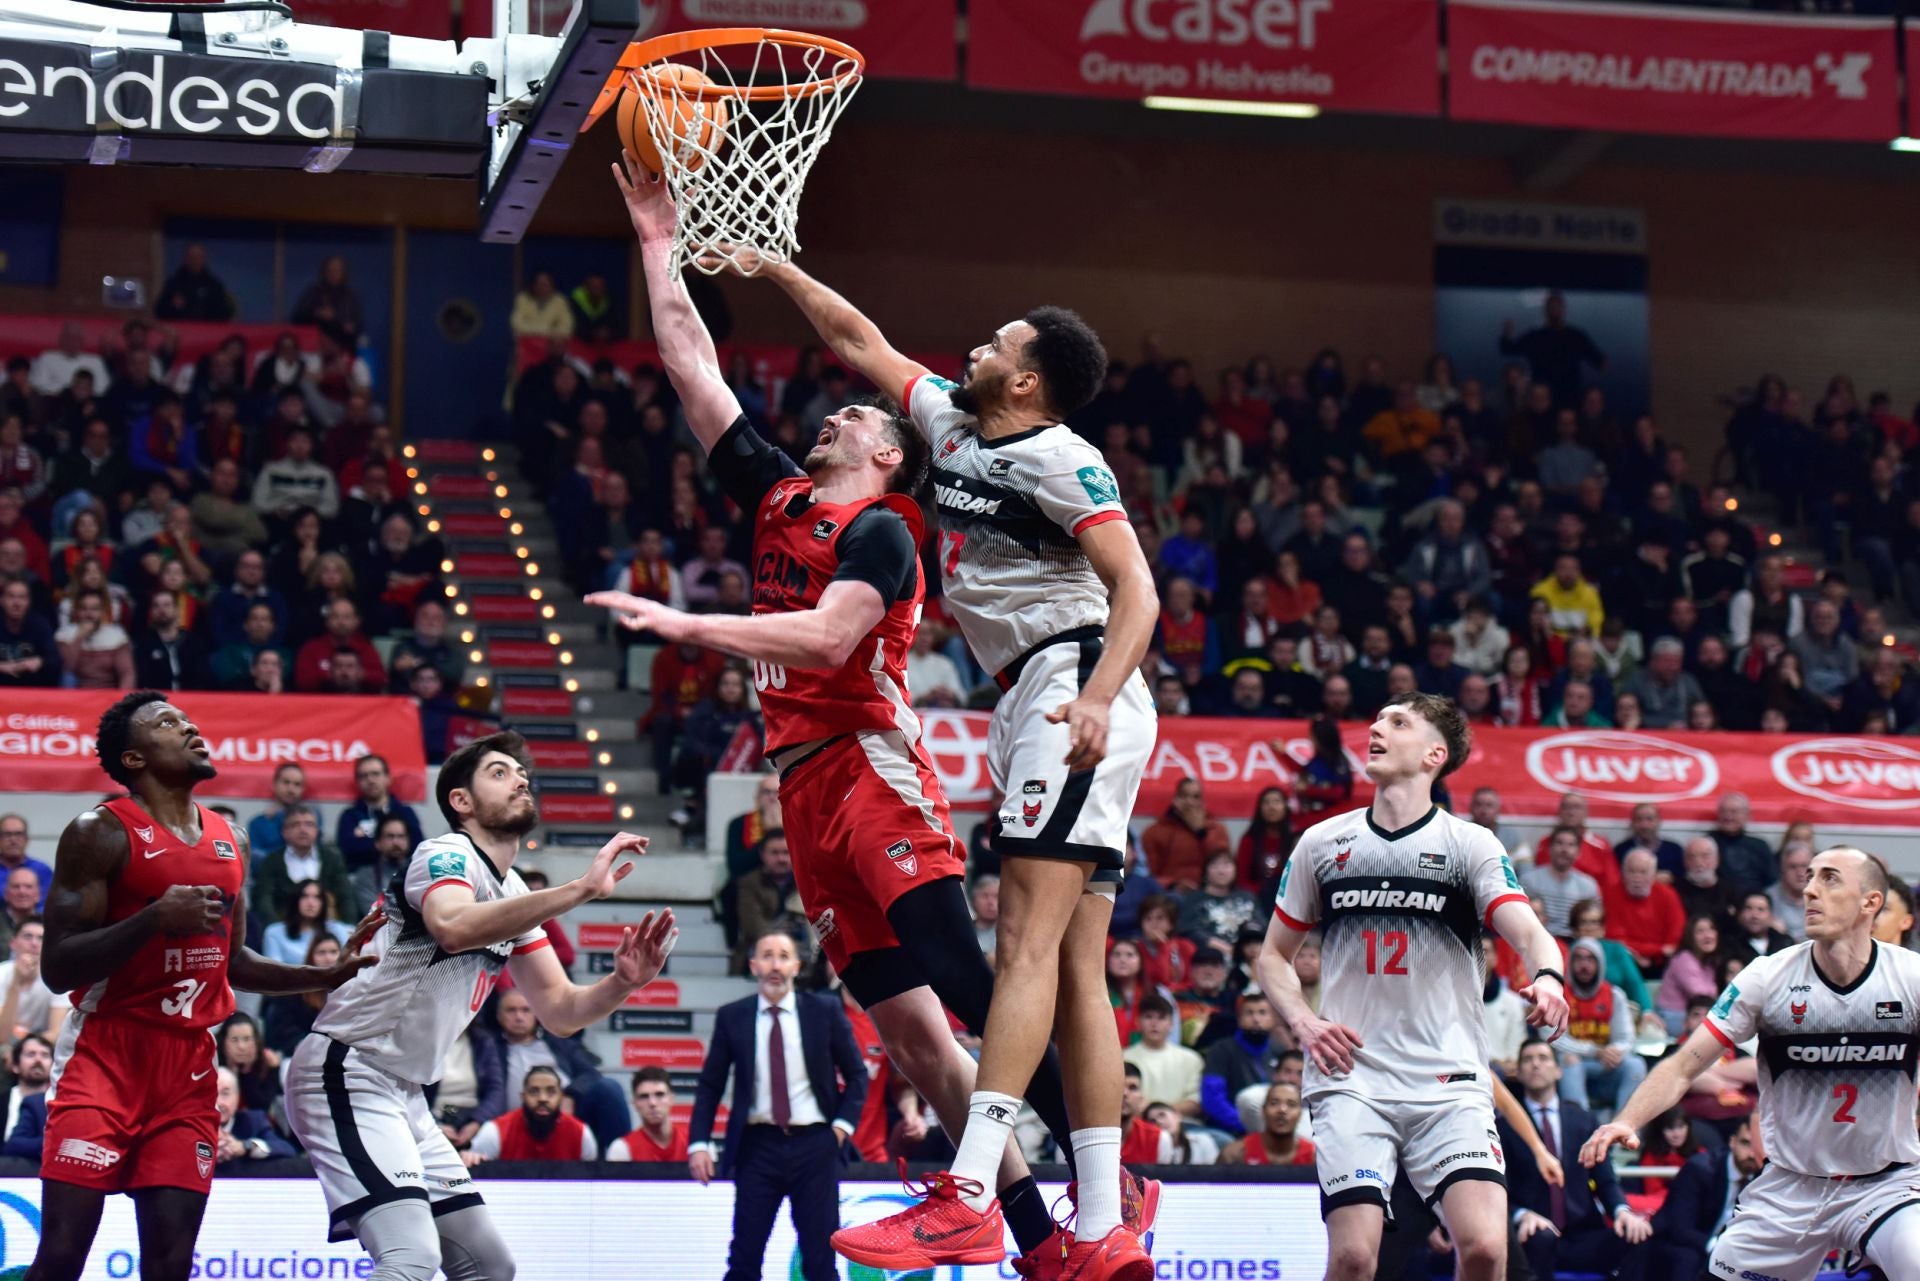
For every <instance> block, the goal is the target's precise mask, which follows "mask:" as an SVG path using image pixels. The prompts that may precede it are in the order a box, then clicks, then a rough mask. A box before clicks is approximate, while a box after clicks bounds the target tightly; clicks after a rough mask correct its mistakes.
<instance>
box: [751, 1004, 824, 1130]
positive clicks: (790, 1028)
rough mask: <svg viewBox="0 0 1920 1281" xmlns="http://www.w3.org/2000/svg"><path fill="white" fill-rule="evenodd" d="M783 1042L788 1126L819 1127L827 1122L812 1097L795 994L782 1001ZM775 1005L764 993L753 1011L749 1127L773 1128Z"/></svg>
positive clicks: (781, 1035)
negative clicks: (771, 1067) (771, 1052)
mask: <svg viewBox="0 0 1920 1281" xmlns="http://www.w3.org/2000/svg"><path fill="white" fill-rule="evenodd" d="M779 1008H780V1038H781V1040H782V1041H783V1042H784V1043H785V1044H786V1053H787V1080H786V1087H785V1088H786V1091H787V1101H788V1113H787V1124H788V1125H819V1124H821V1123H822V1122H823V1121H825V1120H826V1119H827V1118H826V1116H825V1115H824V1114H823V1113H822V1112H821V1111H820V1102H819V1100H818V1099H816V1098H814V1097H813V1082H812V1081H811V1080H809V1079H808V1077H807V1058H806V1051H805V1050H803V1049H801V1048H800V1003H799V1001H798V1000H797V999H796V998H795V997H794V994H793V993H792V992H788V993H787V994H786V995H785V996H783V997H781V998H780V1006H779ZM773 1009H774V1007H773V1005H772V1004H771V1003H770V1002H769V1001H768V1000H767V998H766V994H765V993H761V994H760V995H759V996H757V997H755V998H754V1007H753V1110H752V1111H751V1112H748V1113H747V1124H748V1125H772V1124H773V1091H774V1086H775V1083H774V1081H773V1079H772V1076H771V1074H770V1072H769V1064H770V1062H771V1060H772V1056H771V1055H769V1054H768V1052H767V1051H768V1049H769V1046H770V1042H771V1038H772V1034H773V1022H774V1020H773Z"/></svg>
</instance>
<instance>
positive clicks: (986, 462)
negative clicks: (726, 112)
mask: <svg viewBox="0 0 1920 1281" xmlns="http://www.w3.org/2000/svg"><path fill="white" fill-rule="evenodd" d="M760 274H762V275H767V276H771V277H772V278H773V280H774V281H775V282H776V283H777V284H779V285H780V286H781V288H783V289H785V290H786V291H787V293H788V294H789V295H790V296H791V297H792V298H793V299H794V301H795V302H796V303H798V304H799V306H800V309H801V310H802V311H803V312H805V313H806V316H807V319H808V320H809V321H811V322H812V324H813V326H814V328H815V329H816V330H817V331H818V332H819V333H820V336H821V337H822V338H823V339H824V340H825V341H826V343H827V345H828V346H830V347H832V348H833V350H834V353H835V354H836V355H837V356H839V358H840V359H841V360H843V361H845V362H846V363H847V364H849V365H851V366H852V367H853V368H855V369H857V370H858V371H859V372H860V373H862V374H863V375H865V376H866V377H867V378H868V379H870V380H871V381H872V382H873V383H874V385H875V386H877V387H879V388H880V389H881V390H883V391H885V392H886V393H887V394H889V395H894V396H898V397H899V398H900V403H901V404H902V406H904V407H905V409H906V411H907V413H908V415H909V416H910V417H911V418H912V419H913V421H914V422H915V423H916V424H917V425H918V426H919V427H920V429H921V430H922V431H924V432H926V434H927V437H928V439H929V441H930V443H931V445H932V448H933V460H932V472H933V483H934V493H935V498H936V505H937V507H938V508H939V512H940V523H941V529H940V541H939V546H938V551H937V558H938V561H939V565H940V571H941V580H942V584H943V586H944V588H945V592H946V598H947V603H948V605H949V606H950V607H951V608H952V610H953V613H954V617H955V619H956V621H958V623H959V624H960V630H961V633H962V634H963V635H964V636H965V637H966V641H967V644H968V646H969V647H970V648H971V649H972V650H973V653H974V655H975V656H976V657H977V658H978V659H979V660H980V662H981V664H982V665H983V666H985V667H986V668H987V669H988V670H989V671H991V672H992V673H993V674H994V680H995V682H996V683H997V684H998V685H999V686H1000V689H1001V691H1002V694H1001V698H1000V702H999V704H998V706H996V707H995V709H994V714H993V722H992V726H991V728H990V729H989V731H988V756H987V761H988V769H989V772H990V774H991V776H992V778H993V782H994V784H995V786H996V787H997V788H999V789H1000V791H1001V794H1002V795H1003V796H1004V797H1005V800H1004V802H1003V805H1002V813H1001V815H1000V832H999V834H998V835H997V836H996V837H995V838H994V849H995V851H996V852H997V853H998V854H999V855H1000V857H1001V879H1000V922H999V926H998V934H997V944H996V947H995V958H996V967H995V986H994V998H993V1005H992V1008H991V1010H990V1011H989V1013H988V1016H987V1029H986V1035H985V1037H984V1038H983V1048H982V1051H981V1056H980V1071H979V1076H978V1079H977V1081H976V1084H975V1089H974V1094H973V1097H972V1099H971V1101H970V1104H969V1107H968V1117H967V1126H966V1131H965V1133H964V1134H963V1135H961V1136H959V1137H958V1147H959V1151H958V1154H957V1155H956V1156H955V1158H954V1163H953V1170H952V1171H951V1173H950V1174H943V1175H942V1176H940V1177H938V1178H936V1180H935V1181H934V1183H935V1191H934V1192H932V1193H930V1194H929V1196H928V1198H927V1200H926V1201H924V1202H923V1203H922V1204H920V1205H918V1206H915V1207H914V1208H913V1209H911V1210H909V1211H907V1212H905V1213H903V1214H899V1215H895V1216H892V1217H891V1218H889V1219H884V1220H881V1221H880V1222H879V1223H876V1224H868V1225H865V1226H862V1227H858V1228H848V1229H843V1230H842V1231H841V1232H840V1233H839V1234H838V1235H837V1236H836V1237H835V1239H834V1246H835V1248H836V1249H838V1250H839V1251H840V1252H841V1253H842V1254H845V1255H847V1257H849V1258H852V1259H854V1260H856V1261H858V1262H861V1263H866V1264H868V1265H870V1266H876V1267H887V1268H895V1269H905V1268H909V1267H915V1268H917V1267H924V1266H926V1263H927V1260H928V1259H929V1258H931V1259H932V1262H933V1263H935V1264H943V1263H947V1262H954V1263H958V1262H975V1261H977V1260H978V1258H979V1257H980V1251H981V1250H982V1249H983V1248H986V1249H991V1248H992V1247H991V1245H990V1244H989V1243H990V1242H991V1241H992V1240H995V1239H998V1237H999V1235H1000V1228H999V1226H998V1224H999V1219H1000V1209H999V1206H998V1205H997V1203H996V1202H995V1201H994V1197H993V1191H992V1189H993V1186H994V1177H993V1176H994V1171H995V1170H996V1168H997V1167H998V1164H999V1161H1000V1151H1001V1149H1002V1148H1003V1147H1004V1146H1005V1144H1006V1141H1007V1138H1008V1136H1009V1135H1010V1133H1011V1132H1012V1125H1013V1120H1014V1117H1015V1115H1016V1114H1017V1113H1018V1111H1019V1096H1020V1094H1021V1092H1022V1091H1023V1090H1024V1089H1025V1088H1026V1084H1027V1081H1028V1079H1029V1078H1030V1077H1031V1076H1032V1075H1033V1070H1034V1068H1035V1067H1036V1066H1037V1065H1038V1064H1039V1063H1040V1060H1041V1056H1042V1055H1043V1054H1044V1052H1045V1051H1046V1047H1047V1040H1048V1036H1049V1033H1051V1034H1052V1035H1053V1037H1054V1039H1055V1040H1056V1041H1057V1042H1058V1044H1059V1047H1060V1058H1061V1063H1062V1068H1063V1071H1064V1073H1065V1076H1066V1082H1067V1107H1068V1112H1069V1114H1070V1116H1071V1118H1072V1123H1073V1127H1074V1134H1073V1148H1074V1154H1075V1159H1076V1165H1077V1172H1078V1187H1077V1191H1078V1206H1077V1219H1076V1228H1075V1233H1074V1236H1073V1239H1072V1240H1071V1241H1070V1242H1068V1243H1067V1248H1066V1250H1065V1252H1064V1253H1063V1255H1062V1257H1061V1259H1060V1260H1059V1271H1058V1275H1060V1276H1065V1277H1069V1278H1109V1277H1121V1278H1133V1277H1147V1276H1150V1275H1151V1272H1152V1262H1151V1260H1149V1259H1148V1258H1147V1257H1146V1254H1145V1251H1144V1250H1143V1249H1142V1248H1141V1246H1140V1243H1139V1241H1138V1240H1137V1239H1136V1237H1135V1234H1134V1232H1133V1231H1132V1230H1131V1229H1130V1228H1129V1227H1127V1226H1123V1217H1124V1218H1125V1219H1127V1220H1128V1221H1129V1222H1140V1221H1141V1220H1140V1219H1139V1217H1138V1215H1137V1214H1134V1213H1125V1211H1126V1209H1127V1208H1128V1207H1123V1204H1122V1193H1121V1171H1120V1089H1121V1084H1122V1077H1121V1072H1120V1067H1121V1064H1120V1051H1119V1045H1118V1043H1117V1042H1116V1041H1115V1040H1114V1037H1113V1015H1112V1007H1111V1005H1110V1004H1109V1002H1108V999H1107V992H1106V979H1105V968H1104V966H1105V954H1106V953H1105V949H1106V941H1107V925H1108V922H1109V920H1110V919H1111V917H1112V913H1113V904H1112V899H1111V893H1112V891H1113V889H1114V887H1115V885H1116V884H1117V882H1118V878H1119V874H1120V871H1121V868H1122V865H1123V852H1124V850H1125V849H1126V844H1127V822H1128V820H1129V819H1130V818H1131V817H1132V815H1133V802H1134V798H1135V796H1136V795H1137V794H1138V792H1139V789H1140V779H1141V776H1142V774H1144V772H1145V770H1146V763H1147V758H1148V757H1149V756H1150V755H1151V754H1152V751H1153V744H1154V735H1155V724H1154V711H1153V702H1152V698H1151V696H1150V695H1149V694H1148V691H1147V687H1146V682H1145V681H1144V680H1143V679H1142V678H1141V676H1140V674H1139V666H1140V660H1141V657H1142V655H1144V654H1145V652H1146V647H1147V643H1148V641H1149V640H1150V639H1151V638H1152V635H1153V627H1154V623H1155V620H1156V618H1157V616H1158V612H1159V599H1158V596H1157V594H1156V593H1155V591H1154V586H1153V576H1152V573H1151V572H1150V571H1149V569H1148V568H1147V563H1146V557H1145V556H1144V555H1143V554H1142V553H1141V551H1140V544H1139V541H1138V540H1137V539H1136V538H1135V537H1134V533H1133V527H1132V525H1131V524H1129V523H1128V521H1127V519H1126V511H1125V509H1124V508H1123V507H1122V505H1121V503H1120V493H1119V485H1118V483H1117V482H1116V481H1115V480H1114V477H1113V474H1112V473H1111V472H1110V471H1108V470H1107V467H1106V464H1105V463H1104V462H1103V461H1102V460H1101V457H1100V454H1099V453H1098V451H1096V450H1095V449H1094V448H1093V447H1092V446H1091V445H1089V444H1088V443H1087V442H1085V441H1083V440H1081V439H1080V438H1079V437H1078V436H1076V435H1075V434H1074V433H1073V432H1072V431H1071V430H1070V429H1069V428H1067V427H1065V426H1064V425H1062V419H1064V418H1065V417H1066V416H1067V415H1068V414H1070V413H1072V412H1074V411H1075V410H1077V409H1079V408H1081V407H1082V406H1083V405H1085V404H1086V403H1087V402H1088V401H1089V400H1091V399H1092V398H1093V395H1094V393H1095V392H1096V391H1097V390H1098V389H1099V386H1100V382H1101V380H1102V379H1103V378H1104V377H1105V375H1106V368H1107V354H1106V350H1105V349H1104V348H1103V347H1102V346H1101V345H1100V340H1099V338H1098V337H1097V336H1096V335H1095V334H1094V332H1093V331H1092V329H1090V328H1089V327H1088V326H1087V324H1086V322H1085V321H1083V320H1081V318H1080V317H1079V316H1077V315H1075V314H1074V313H1073V312H1071V311H1066V310H1064V309H1062V308H1058V307H1038V308H1035V309H1034V310H1032V311H1030V312H1028V313H1027V314H1026V315H1025V316H1024V317H1022V318H1020V319H1018V320H1014V321H1010V322H1008V323H1007V324H1005V325H1002V326H1001V327H1000V328H999V329H998V330H996V331H995V332H994V334H993V336H992V338H991V339H989V340H988V341H987V342H985V343H982V344H981V345H980V346H978V347H976V348H975V349H974V350H973V351H972V352H971V353H969V355H968V364H967V371H966V374H965V375H964V379H963V382H962V383H961V384H960V385H955V384H954V383H951V382H948V381H947V380H945V379H942V378H936V377H934V376H932V375H931V374H929V373H928V372H927V370H926V369H925V368H924V367H923V366H921V365H920V364H918V363H917V362H915V361H913V360H910V359H908V358H907V357H905V356H903V355H901V354H900V353H899V352H897V351H895V350H894V349H893V348H892V347H891V346H889V345H888V343H887V341H886V339H885V337H884V336H883V335H882V334H881V333H880V331H879V329H878V328H876V327H875V326H874V324H873V322H872V321H870V320H868V319H867V318H866V317H865V316H863V315H861V314H860V312H859V311H858V310H856V309H855V308H854V307H853V306H852V305H851V304H849V303H848V302H847V301H846V300H845V299H843V298H841V297H840V296H839V295H838V294H836V293H834V292H833V291H832V290H831V289H828V288H827V287H826V286H824V285H822V284H820V283H819V282H818V281H815V280H813V279H812V278H810V277H808V276H807V275H806V274H805V273H804V272H802V271H801V270H800V269H799V268H797V267H795V266H793V265H792V264H791V263H780V264H774V263H768V264H763V265H761V267H760ZM1156 1192H1157V1189H1150V1190H1149V1197H1151V1196H1152V1195H1154V1194H1155V1193H1156ZM969 1216H971V1217H969ZM1150 1219H1151V1210H1150V1208H1149V1210H1148V1213H1147V1220H1148V1221H1150ZM933 1220H937V1221H938V1222H937V1224H936V1223H935V1222H933ZM936 1228H937V1230H936ZM969 1229H970V1230H969ZM942 1233H946V1234H949V1235H948V1236H947V1237H946V1238H945V1239H949V1240H952V1241H953V1242H955V1243H956V1249H955V1251H954V1253H953V1256H952V1258H950V1259H949V1258H947V1257H945V1256H944V1255H942V1254H940V1253H939V1252H938V1251H929V1250H928V1248H927V1246H926V1242H927V1241H928V1240H929V1238H931V1237H940V1236H941V1234H942ZM1053 1274H1054V1273H1053V1272H1052V1271H1050V1272H1049V1275H1053Z"/></svg>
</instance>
